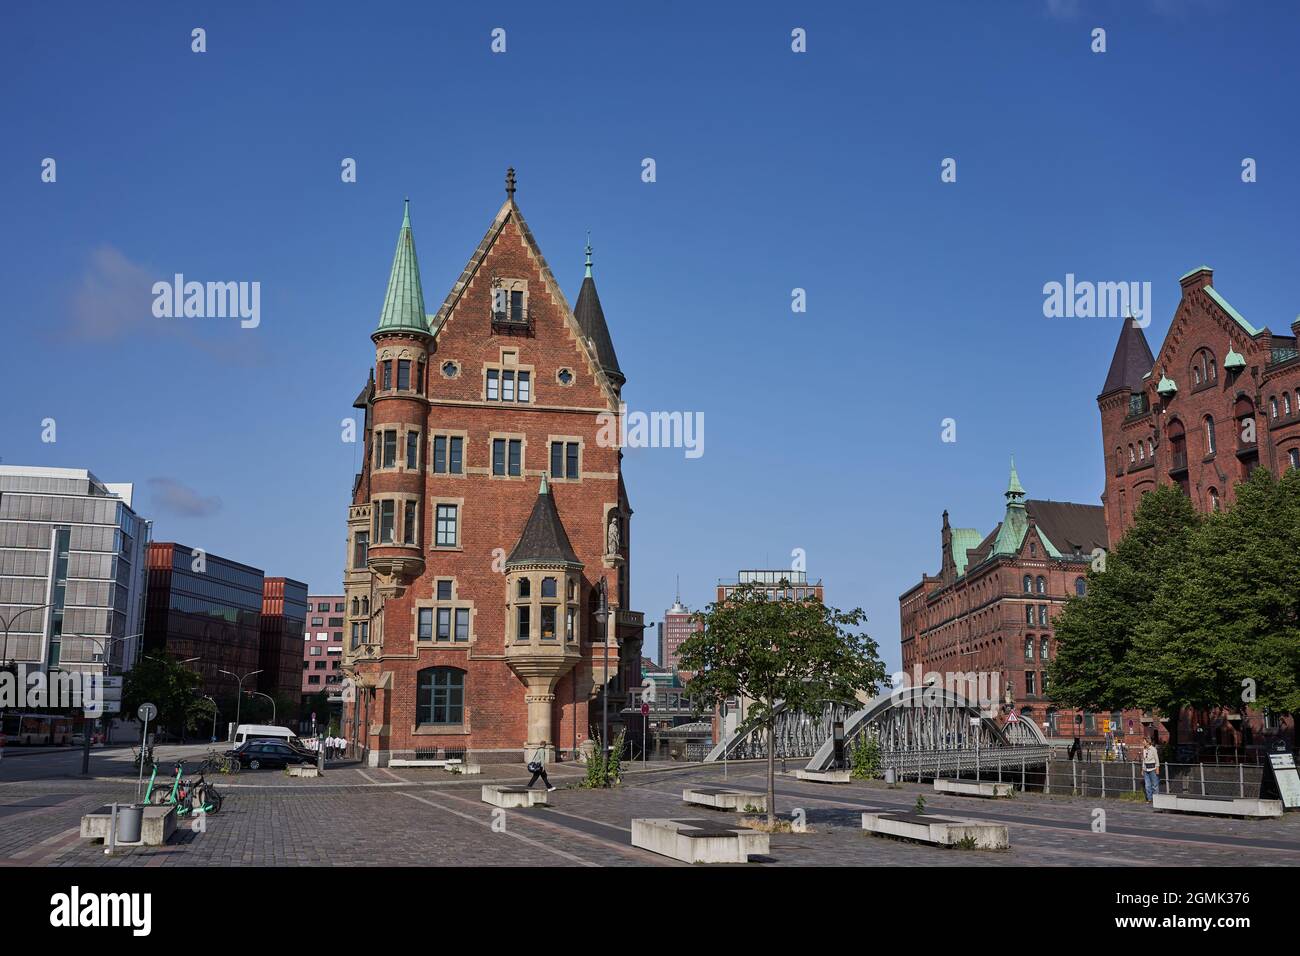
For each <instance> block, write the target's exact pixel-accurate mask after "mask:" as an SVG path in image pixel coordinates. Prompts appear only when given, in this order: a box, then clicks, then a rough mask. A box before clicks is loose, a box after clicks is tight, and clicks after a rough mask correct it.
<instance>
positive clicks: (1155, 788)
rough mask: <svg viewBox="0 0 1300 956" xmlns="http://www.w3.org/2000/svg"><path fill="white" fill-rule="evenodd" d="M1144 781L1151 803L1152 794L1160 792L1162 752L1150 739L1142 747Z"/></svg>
mask: <svg viewBox="0 0 1300 956" xmlns="http://www.w3.org/2000/svg"><path fill="white" fill-rule="evenodd" d="M1142 783H1143V785H1144V786H1145V788H1146V792H1147V803H1150V802H1151V798H1152V795H1153V794H1157V793H1159V792H1160V754H1159V752H1158V751H1157V750H1156V745H1155V744H1153V743H1151V742H1150V741H1147V745H1146V746H1145V747H1143V748H1142Z"/></svg>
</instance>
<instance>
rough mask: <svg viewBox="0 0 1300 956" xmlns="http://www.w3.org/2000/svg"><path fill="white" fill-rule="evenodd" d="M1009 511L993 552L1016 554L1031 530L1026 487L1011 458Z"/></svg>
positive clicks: (1004, 517) (994, 543) (994, 542)
mask: <svg viewBox="0 0 1300 956" xmlns="http://www.w3.org/2000/svg"><path fill="white" fill-rule="evenodd" d="M1005 497H1006V499H1007V513H1006V515H1005V516H1003V518H1002V525H1001V526H1000V527H999V528H998V536H997V538H995V539H994V541H993V551H992V554H1016V553H1017V552H1018V551H1019V550H1020V545H1021V544H1022V543H1023V542H1024V540H1025V534H1026V533H1027V532H1028V531H1029V515H1028V513H1027V512H1026V511H1025V502H1024V500H1023V499H1024V497H1025V489H1024V488H1023V487H1022V486H1021V484H1020V476H1019V475H1017V474H1016V460H1015V458H1014V457H1013V458H1012V459H1011V479H1010V480H1009V481H1008V482H1007V490H1006V495H1005Z"/></svg>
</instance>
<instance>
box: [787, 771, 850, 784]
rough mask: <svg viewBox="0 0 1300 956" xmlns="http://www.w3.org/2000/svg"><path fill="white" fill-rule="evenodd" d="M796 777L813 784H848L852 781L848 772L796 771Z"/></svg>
mask: <svg viewBox="0 0 1300 956" xmlns="http://www.w3.org/2000/svg"><path fill="white" fill-rule="evenodd" d="M794 777H795V779H796V780H808V781H811V782H812V783H848V782H849V781H850V780H851V779H852V777H850V776H849V771H847V770H796V771H795V772H794Z"/></svg>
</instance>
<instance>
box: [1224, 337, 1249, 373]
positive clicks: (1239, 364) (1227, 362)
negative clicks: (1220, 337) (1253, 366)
mask: <svg viewBox="0 0 1300 956" xmlns="http://www.w3.org/2000/svg"><path fill="white" fill-rule="evenodd" d="M1223 367H1224V368H1225V369H1227V370H1228V371H1229V372H1234V371H1236V370H1237V369H1242V368H1245V367H1246V357H1245V356H1244V355H1242V354H1241V353H1240V352H1238V351H1237V350H1236V349H1234V348H1233V347H1232V343H1231V342H1229V343H1228V354H1227V355H1225V356H1224V357H1223Z"/></svg>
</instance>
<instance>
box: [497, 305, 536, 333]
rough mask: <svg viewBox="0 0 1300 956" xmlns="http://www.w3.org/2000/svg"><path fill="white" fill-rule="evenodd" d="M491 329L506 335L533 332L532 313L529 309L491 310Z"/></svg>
mask: <svg viewBox="0 0 1300 956" xmlns="http://www.w3.org/2000/svg"><path fill="white" fill-rule="evenodd" d="M492 331H493V332H504V333H506V334H507V335H531V334H532V332H533V313H532V311H531V310H525V309H517V310H515V311H513V312H498V311H496V310H493V312H492Z"/></svg>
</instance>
